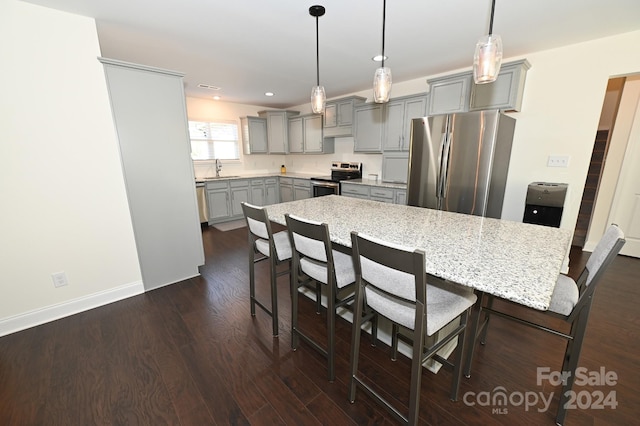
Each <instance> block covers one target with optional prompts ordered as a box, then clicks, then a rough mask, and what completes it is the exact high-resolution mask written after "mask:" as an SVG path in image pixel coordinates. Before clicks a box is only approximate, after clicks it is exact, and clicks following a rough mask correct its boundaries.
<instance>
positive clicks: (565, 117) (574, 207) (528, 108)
mask: <svg viewBox="0 0 640 426" xmlns="http://www.w3.org/2000/svg"><path fill="white" fill-rule="evenodd" d="M638 45H640V31H635V32H631V33H626V34H622V35H618V36H615V37H608V38H602V39H598V40H595V41H591V42H586V43H580V44H576V45H572V46H568V47H564V48H559V49H554V50H548V51H543V52H537V53H534V54H530V55H527V59H528V60H529V61H530V62H531V69H530V70H529V73H528V74H527V82H526V88H525V95H524V103H523V105H522V112H520V113H518V114H515V117H516V118H517V120H518V122H517V125H516V133H515V144H514V149H513V152H512V155H511V163H510V172H509V178H508V182H507V192H506V195H505V206H504V209H503V216H504V217H505V218H507V219H512V220H521V219H522V214H523V209H524V199H525V190H526V185H527V184H528V183H530V182H533V181H548V182H565V183H568V184H569V191H568V194H567V199H566V201H565V210H564V214H563V219H562V224H561V226H562V227H563V228H567V229H571V230H573V229H574V227H575V223H576V220H577V217H578V210H579V208H580V202H581V199H582V192H583V189H584V182H585V180H586V176H587V171H588V168H589V162H590V160H591V152H592V150H593V144H594V140H595V135H596V132H597V130H598V123H599V119H600V113H601V110H602V105H603V102H604V99H605V94H606V88H607V83H608V80H609V78H611V77H617V76H620V75H626V74H630V73H634V72H638V71H640V55H637V54H636V53H637V46H638ZM549 155H568V156H569V157H570V160H569V167H567V168H554V167H547V166H546V163H547V158H548V156H549ZM597 238H598V239H599V238H600V237H599V236H598V237H597Z"/></svg>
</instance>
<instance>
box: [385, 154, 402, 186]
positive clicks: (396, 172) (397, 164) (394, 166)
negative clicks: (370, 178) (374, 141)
mask: <svg viewBox="0 0 640 426" xmlns="http://www.w3.org/2000/svg"><path fill="white" fill-rule="evenodd" d="M408 173H409V153H408V152H391V153H386V152H385V153H384V155H383V156H382V181H383V182H393V183H407V175H408Z"/></svg>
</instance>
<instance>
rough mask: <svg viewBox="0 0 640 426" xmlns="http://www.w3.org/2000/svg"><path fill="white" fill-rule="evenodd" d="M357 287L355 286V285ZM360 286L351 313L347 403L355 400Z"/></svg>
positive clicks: (361, 300) (359, 322)
mask: <svg viewBox="0 0 640 426" xmlns="http://www.w3.org/2000/svg"><path fill="white" fill-rule="evenodd" d="M356 285H357V284H356ZM363 293H364V289H362V286H360V288H358V289H356V297H355V300H354V303H355V309H354V311H353V327H352V333H351V368H350V373H349V401H350V402H351V403H353V402H355V400H356V379H355V377H356V374H357V372H358V357H359V355H360V335H361V334H362V305H363V303H364V302H363V300H364V297H363Z"/></svg>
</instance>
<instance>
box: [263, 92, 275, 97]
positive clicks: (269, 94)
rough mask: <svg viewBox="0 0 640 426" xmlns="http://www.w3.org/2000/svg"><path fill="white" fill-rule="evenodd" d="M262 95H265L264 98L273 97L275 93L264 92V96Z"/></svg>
mask: <svg viewBox="0 0 640 426" xmlns="http://www.w3.org/2000/svg"><path fill="white" fill-rule="evenodd" d="M264 95H265V96H273V95H275V93H273V92H265V94H264Z"/></svg>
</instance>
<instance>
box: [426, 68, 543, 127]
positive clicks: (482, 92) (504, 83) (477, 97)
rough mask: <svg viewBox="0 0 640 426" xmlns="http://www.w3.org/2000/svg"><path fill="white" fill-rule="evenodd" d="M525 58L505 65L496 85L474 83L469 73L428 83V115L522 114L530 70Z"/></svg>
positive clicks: (470, 72) (495, 82)
mask: <svg viewBox="0 0 640 426" xmlns="http://www.w3.org/2000/svg"><path fill="white" fill-rule="evenodd" d="M530 67H531V65H530V64H529V62H528V61H527V60H526V59H522V60H519V61H513V62H509V63H504V64H502V67H501V68H500V74H499V75H498V79H497V80H496V81H494V82H493V83H487V84H475V83H474V82H473V72H472V71H467V72H463V73H458V74H452V75H447V76H444V77H438V78H434V79H431V80H427V83H428V84H429V87H430V92H429V108H428V114H429V115H436V114H450V113H455V112H467V111H479V110H488V109H499V110H503V111H520V108H521V106H522V95H523V93H524V83H525V79H526V74H527V70H528V69H529V68H530Z"/></svg>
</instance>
